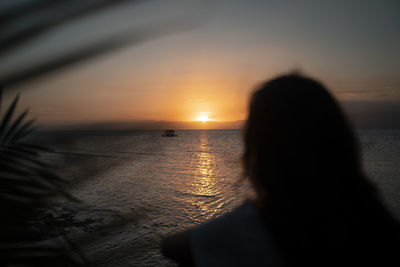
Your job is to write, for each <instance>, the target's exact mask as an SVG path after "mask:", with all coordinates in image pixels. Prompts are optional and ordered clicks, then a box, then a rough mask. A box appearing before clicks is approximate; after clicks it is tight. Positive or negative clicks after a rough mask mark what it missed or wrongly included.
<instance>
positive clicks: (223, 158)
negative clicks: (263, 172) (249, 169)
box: [56, 130, 400, 266]
mask: <svg viewBox="0 0 400 267" xmlns="http://www.w3.org/2000/svg"><path fill="white" fill-rule="evenodd" d="M176 133H177V134H178V136H177V137H162V136H161V135H162V132H158V131H149V132H89V133H86V134H83V135H82V134H80V135H79V136H78V135H74V134H72V133H70V135H71V136H73V138H70V139H69V140H73V141H70V142H63V145H58V146H56V151H57V152H58V154H59V155H61V156H62V157H63V159H64V160H65V159H67V161H64V162H68V166H64V167H63V171H62V174H63V175H64V176H66V177H68V178H69V179H71V180H73V181H74V185H75V186H74V187H73V188H72V189H71V192H72V194H73V195H74V196H76V197H77V198H79V199H81V200H82V204H81V208H80V210H79V212H78V215H77V216H83V217H85V216H86V217H85V218H86V220H87V219H89V220H90V219H92V221H93V222H95V223H94V224H93V225H90V224H86V225H85V227H86V228H85V229H84V231H85V233H86V235H89V236H92V237H93V238H89V240H88V241H86V242H84V244H83V245H82V249H83V251H84V252H85V254H86V255H87V256H88V258H89V260H91V261H92V262H93V263H94V264H95V265H96V266H174V265H173V263H171V262H169V261H168V260H166V259H164V258H163V257H162V255H161V254H160V251H159V242H160V240H161V238H162V237H163V236H165V235H166V234H168V233H173V232H176V231H180V230H183V229H185V228H187V227H191V226H194V225H197V224H200V223H202V222H205V221H207V220H209V219H211V218H215V217H217V216H219V215H221V214H224V213H226V212H228V211H230V210H232V209H233V208H235V207H236V206H238V205H239V204H240V203H242V202H243V201H244V200H245V199H246V198H248V197H251V195H252V189H251V186H250V185H249V183H247V182H246V181H243V179H242V163H241V156H242V152H243V142H242V132H241V131H239V130H199V131H177V132H176ZM357 135H358V137H359V139H360V143H361V147H362V155H363V165H364V169H365V170H366V173H367V174H368V176H369V177H370V179H371V180H373V181H374V182H375V183H376V184H377V185H378V187H379V188H380V190H381V192H382V195H383V198H384V201H385V202H386V205H387V206H388V207H389V209H390V210H391V211H392V212H393V213H394V214H395V215H396V216H397V217H398V218H400V206H399V205H400V204H399V200H400V199H399V194H398V192H399V189H400V181H399V180H400V179H399V177H400V166H399V163H400V131H399V130H360V131H357ZM65 205H69V204H65ZM129 215H132V216H133V220H132V221H129V223H126V224H123V225H121V226H120V227H114V228H111V230H109V231H108V230H104V229H103V231H102V232H101V231H99V230H98V229H101V226H102V224H104V225H107V224H108V223H109V222H110V221H111V222H112V221H113V220H117V219H118V218H121V217H124V216H129ZM99 227H100V228H99ZM106 229H107V228H106ZM81 230H82V229H81Z"/></svg>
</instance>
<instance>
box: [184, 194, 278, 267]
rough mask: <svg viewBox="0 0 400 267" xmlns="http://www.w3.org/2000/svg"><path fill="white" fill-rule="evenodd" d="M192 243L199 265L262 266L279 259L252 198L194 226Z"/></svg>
mask: <svg viewBox="0 0 400 267" xmlns="http://www.w3.org/2000/svg"><path fill="white" fill-rule="evenodd" d="M190 246H191V252H192V257H193V259H194V262H195V263H196V265H197V266H256V265H257V266H260V265H268V264H272V265H276V263H277V262H278V257H277V253H276V251H275V246H274V245H273V242H272V240H271V238H270V236H269V234H268V232H267V229H266V228H265V226H264V224H263V222H262V220H261V217H260V215H259V212H258V210H257V208H256V207H255V206H254V204H252V203H250V202H246V203H244V204H242V205H241V206H239V207H237V208H236V209H234V210H232V211H231V212H229V213H227V214H225V215H223V216H221V217H218V218H216V219H213V220H211V221H209V222H207V223H205V224H202V225H199V226H197V227H195V228H194V229H192V230H191V231H190Z"/></svg>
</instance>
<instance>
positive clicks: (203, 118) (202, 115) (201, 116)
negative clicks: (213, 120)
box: [196, 114, 210, 122]
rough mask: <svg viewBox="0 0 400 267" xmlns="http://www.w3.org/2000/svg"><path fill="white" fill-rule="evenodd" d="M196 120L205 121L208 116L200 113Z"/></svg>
mask: <svg viewBox="0 0 400 267" xmlns="http://www.w3.org/2000/svg"><path fill="white" fill-rule="evenodd" d="M196 121H201V122H207V121H210V117H208V115H205V114H201V115H199V116H197V118H196Z"/></svg>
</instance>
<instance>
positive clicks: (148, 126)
mask: <svg viewBox="0 0 400 267" xmlns="http://www.w3.org/2000/svg"><path fill="white" fill-rule="evenodd" d="M341 105H342V107H343V108H344V110H345V113H346V114H347V115H348V117H349V118H350V121H351V123H352V124H353V125H354V126H355V127H356V128H358V129H400V103H399V102H364V101H363V102H361V101H359V102H357V101H353V102H341ZM244 124H245V121H244V120H237V121H226V122H216V121H208V122H196V121H193V122H190V121H189V122H187V121H157V120H141V121H139V120H138V121H99V122H88V123H80V124H62V123H59V124H57V125H41V127H40V128H41V129H43V130H63V129H66V130H76V131H87V130H89V131H90V130H95V131H114V130H115V131H120V130H123V131H135V130H166V129H175V130H200V129H242V127H243V126H244Z"/></svg>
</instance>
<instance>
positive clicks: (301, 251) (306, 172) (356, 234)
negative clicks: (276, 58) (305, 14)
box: [162, 75, 400, 266]
mask: <svg viewBox="0 0 400 267" xmlns="http://www.w3.org/2000/svg"><path fill="white" fill-rule="evenodd" d="M244 144H245V153H244V157H243V158H244V170H245V174H246V177H247V178H248V179H250V181H251V183H252V185H253V187H254V189H255V191H256V195H257V198H256V199H255V200H253V201H248V202H246V203H244V204H243V205H241V206H239V207H238V208H236V209H235V210H233V211H232V212H231V213H228V214H226V215H224V216H221V217H220V218H217V219H215V220H212V221H210V222H208V223H206V224H204V225H201V226H198V227H196V228H193V229H189V230H187V231H185V232H181V233H178V234H175V235H172V236H169V237H167V238H165V239H164V240H163V242H162V250H163V253H164V255H165V256H166V257H168V258H171V259H172V260H174V261H176V262H178V263H180V265H183V266H184V265H188V266H190V265H195V266H310V265H312V266H343V265H344V266H347V265H352V266H362V265H368V266H370V265H371V264H372V265H375V266H400V261H399V258H400V249H399V248H400V244H399V242H400V238H399V236H400V234H399V224H398V222H397V221H396V220H395V219H394V218H393V217H392V216H391V215H390V214H389V212H388V211H387V210H386V208H385V207H384V206H383V204H382V202H381V200H380V199H379V196H378V193H377V190H376V188H375V187H374V186H373V185H372V184H371V183H370V182H369V181H368V180H367V179H366V177H365V175H364V173H363V170H362V166H361V160H360V154H359V149H358V143H357V140H356V138H355V136H354V133H353V131H352V129H351V128H350V126H349V123H348V121H347V119H346V117H345V115H344V114H343V112H342V110H341V109H340V107H339V105H338V103H337V102H336V101H335V100H334V98H333V97H332V96H331V95H330V94H329V93H328V91H327V90H326V89H325V88H324V87H323V86H322V85H321V84H320V83H318V82H316V81H314V80H312V79H309V78H305V77H301V76H299V75H286V76H281V77H278V78H276V79H273V80H271V81H268V82H267V83H264V84H263V85H262V86H261V87H260V88H259V89H258V90H257V91H256V92H255V93H254V95H253V97H252V98H251V102H250V112H249V117H248V120H247V124H246V128H245V136H244Z"/></svg>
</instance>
